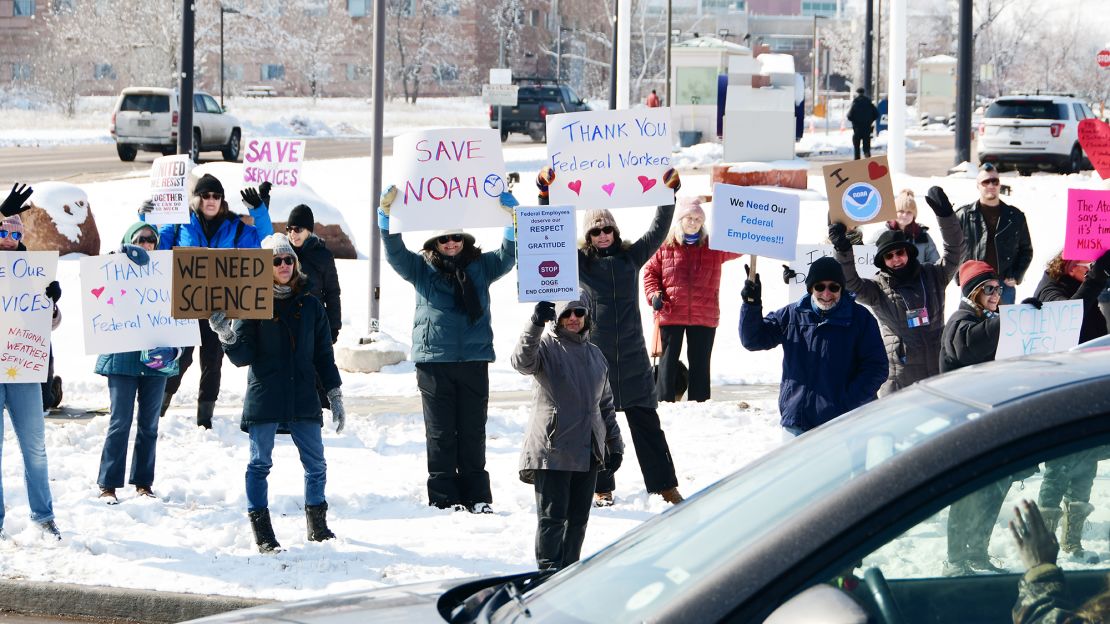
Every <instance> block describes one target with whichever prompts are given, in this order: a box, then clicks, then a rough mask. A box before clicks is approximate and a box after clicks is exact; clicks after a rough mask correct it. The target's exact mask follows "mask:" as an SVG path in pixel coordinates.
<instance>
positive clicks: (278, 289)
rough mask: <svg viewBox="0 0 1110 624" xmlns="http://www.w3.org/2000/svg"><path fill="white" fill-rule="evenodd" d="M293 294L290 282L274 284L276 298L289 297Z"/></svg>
mask: <svg viewBox="0 0 1110 624" xmlns="http://www.w3.org/2000/svg"><path fill="white" fill-rule="evenodd" d="M292 296H293V287H292V286H290V285H288V284H274V299H288V298H290V297H292Z"/></svg>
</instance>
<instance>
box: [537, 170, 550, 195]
mask: <svg viewBox="0 0 1110 624" xmlns="http://www.w3.org/2000/svg"><path fill="white" fill-rule="evenodd" d="M554 182H555V170H554V169H552V168H551V167H544V168H543V169H540V172H539V173H538V174H536V188H538V189H539V190H540V195H541V196H547V193H548V191H549V190H550V187H551V184H552V183H554Z"/></svg>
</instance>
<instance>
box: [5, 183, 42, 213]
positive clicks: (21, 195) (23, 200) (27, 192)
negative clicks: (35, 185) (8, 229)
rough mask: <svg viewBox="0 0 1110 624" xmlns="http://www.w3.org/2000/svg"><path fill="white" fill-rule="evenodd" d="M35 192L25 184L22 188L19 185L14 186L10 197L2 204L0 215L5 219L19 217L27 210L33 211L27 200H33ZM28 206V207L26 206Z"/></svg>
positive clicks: (9, 194)
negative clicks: (13, 216)
mask: <svg viewBox="0 0 1110 624" xmlns="http://www.w3.org/2000/svg"><path fill="white" fill-rule="evenodd" d="M33 192H34V191H33V190H32V189H31V187H29V186H27V185H26V184H24V185H23V186H20V185H19V184H18V183H17V184H13V185H12V190H11V192H10V193H8V197H7V198H5V199H4V202H3V203H0V214H2V215H4V216H5V217H10V216H12V215H17V214H19V213H21V212H23V211H25V210H30V209H31V204H28V203H27V200H28V199H30V198H31V193H33ZM25 204H26V205H25Z"/></svg>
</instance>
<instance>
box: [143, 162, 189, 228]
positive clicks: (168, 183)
mask: <svg viewBox="0 0 1110 624" xmlns="http://www.w3.org/2000/svg"><path fill="white" fill-rule="evenodd" d="M192 170H193V159H192V158H190V157H189V155H188V154H178V155H176V156H162V157H160V158H155V159H154V163H152V164H151V165H150V201H151V203H152V204H154V209H153V210H151V211H150V213H149V214H147V215H146V222H147V223H150V224H152V225H160V224H163V223H188V222H189V172H190V171H192Z"/></svg>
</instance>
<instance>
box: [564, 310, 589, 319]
mask: <svg viewBox="0 0 1110 624" xmlns="http://www.w3.org/2000/svg"><path fill="white" fill-rule="evenodd" d="M571 314H573V315H575V316H577V317H578V318H582V317H584V316H586V308H571V309H570V310H567V311H566V312H563V313H562V314H560V315H559V318H570V315H571Z"/></svg>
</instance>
